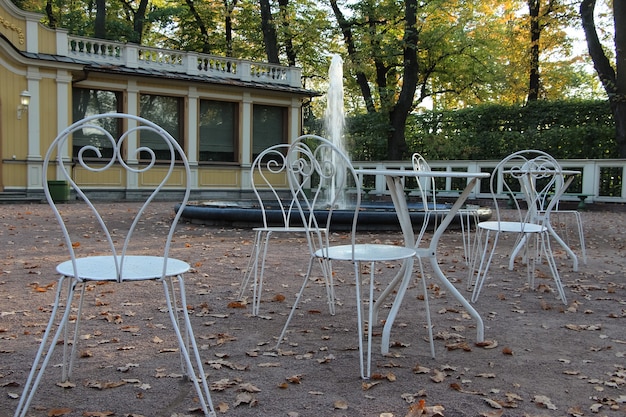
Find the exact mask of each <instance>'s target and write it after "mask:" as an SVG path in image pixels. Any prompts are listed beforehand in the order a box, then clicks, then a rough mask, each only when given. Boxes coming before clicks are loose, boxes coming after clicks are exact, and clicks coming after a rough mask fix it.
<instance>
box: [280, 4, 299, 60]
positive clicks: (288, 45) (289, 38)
mask: <svg viewBox="0 0 626 417" xmlns="http://www.w3.org/2000/svg"><path fill="white" fill-rule="evenodd" d="M278 5H279V6H280V13H281V22H282V27H283V32H284V34H285V53H286V54H287V64H288V65H289V66H291V67H295V66H296V50H295V49H294V47H293V34H292V33H291V28H290V25H289V0H278Z"/></svg>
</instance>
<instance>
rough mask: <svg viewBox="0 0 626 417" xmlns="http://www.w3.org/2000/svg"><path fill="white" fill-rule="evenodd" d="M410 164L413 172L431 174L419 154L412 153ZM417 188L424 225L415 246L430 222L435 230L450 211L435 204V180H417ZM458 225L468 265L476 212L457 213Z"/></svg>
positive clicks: (464, 208)
mask: <svg viewBox="0 0 626 417" xmlns="http://www.w3.org/2000/svg"><path fill="white" fill-rule="evenodd" d="M411 162H412V164H413V170H414V171H417V172H420V171H423V172H431V168H430V165H429V164H428V162H427V161H426V159H425V158H424V157H423V156H422V155H420V154H419V153H417V152H416V153H414V154H413V156H412V157H411ZM417 186H418V192H419V197H420V200H421V203H422V206H423V210H424V214H425V215H424V223H423V224H422V227H421V229H420V232H419V235H418V237H417V244H416V246H419V242H420V241H421V240H422V237H424V233H425V232H426V230H427V229H428V227H429V224H430V222H431V221H432V222H433V226H434V227H435V228H436V227H437V224H438V223H439V220H440V219H442V218H443V217H445V215H446V214H448V212H449V211H450V209H449V208H448V207H445V206H443V207H442V205H441V204H439V205H438V204H437V189H436V184H435V178H434V177H430V178H418V179H417ZM458 216H459V223H460V225H461V236H462V239H463V254H464V257H465V263H466V264H469V259H470V254H471V248H472V230H471V228H472V225H476V224H478V221H479V216H478V210H476V209H472V208H469V207H463V208H461V209H459V211H458Z"/></svg>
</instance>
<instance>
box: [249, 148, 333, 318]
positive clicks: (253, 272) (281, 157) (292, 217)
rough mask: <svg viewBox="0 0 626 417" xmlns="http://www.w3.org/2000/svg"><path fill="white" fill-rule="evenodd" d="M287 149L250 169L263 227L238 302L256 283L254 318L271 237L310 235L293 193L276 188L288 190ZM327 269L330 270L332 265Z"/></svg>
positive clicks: (271, 152) (266, 154)
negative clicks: (303, 222) (297, 234)
mask: <svg viewBox="0 0 626 417" xmlns="http://www.w3.org/2000/svg"><path fill="white" fill-rule="evenodd" d="M288 149H289V145H288V144H279V145H275V146H271V147H269V148H267V149H265V150H264V151H263V152H261V153H260V154H259V155H258V156H257V157H256V158H255V160H254V162H253V163H252V166H251V168H250V180H251V183H252V190H253V191H254V195H255V196H256V198H257V200H258V203H259V208H260V210H261V215H262V220H263V225H262V226H259V227H255V228H254V241H253V243H252V253H251V254H250V259H249V261H248V267H247V268H246V270H245V271H244V275H243V279H242V282H241V287H240V289H239V297H238V298H239V299H240V300H241V299H243V298H244V296H245V292H246V291H247V290H248V287H249V285H250V280H251V279H253V286H252V287H253V295H252V314H253V315H254V316H257V315H258V314H259V308H260V304H261V295H262V293H263V276H264V272H265V259H266V256H267V248H268V246H269V242H270V238H271V237H272V234H274V233H306V232H308V228H306V227H304V226H303V225H302V219H301V217H300V213H298V211H297V208H296V206H295V204H294V200H293V198H292V194H291V191H288V192H287V193H288V194H287V196H285V194H284V192H281V191H280V190H279V189H278V187H277V185H284V187H285V188H286V187H287V169H286V161H285V155H286V154H287V150H288ZM319 232H320V233H323V234H326V233H327V230H326V229H325V228H322V229H320V230H319ZM327 267H328V268H330V267H331V266H330V264H329V265H328V266H327ZM328 277H329V279H330V281H329V282H327V283H326V290H327V296H328V308H329V311H330V314H335V296H334V290H333V283H332V274H329V275H328Z"/></svg>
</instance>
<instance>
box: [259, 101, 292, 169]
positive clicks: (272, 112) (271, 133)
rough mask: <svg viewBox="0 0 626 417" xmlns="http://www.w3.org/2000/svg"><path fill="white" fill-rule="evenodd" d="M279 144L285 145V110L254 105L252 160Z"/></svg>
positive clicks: (277, 107) (284, 108)
mask: <svg viewBox="0 0 626 417" xmlns="http://www.w3.org/2000/svg"><path fill="white" fill-rule="evenodd" d="M279 143H287V108H286V107H279V106H268V105H262V104H255V105H254V107H253V116H252V159H254V158H256V157H257V156H258V155H259V154H260V153H261V152H263V151H264V150H265V149H267V148H269V147H270V146H274V145H277V144H279Z"/></svg>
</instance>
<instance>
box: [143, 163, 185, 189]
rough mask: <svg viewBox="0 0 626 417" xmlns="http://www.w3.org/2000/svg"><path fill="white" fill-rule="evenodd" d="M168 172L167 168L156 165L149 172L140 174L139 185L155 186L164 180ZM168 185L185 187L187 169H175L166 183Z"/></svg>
mask: <svg viewBox="0 0 626 417" xmlns="http://www.w3.org/2000/svg"><path fill="white" fill-rule="evenodd" d="M166 174H167V169H165V168H159V167H155V168H152V169H151V170H150V171H149V172H147V173H145V174H140V175H139V187H140V188H141V187H155V186H157V185H159V184H160V183H161V181H163V178H164V176H165V175H166ZM165 185H166V187H173V188H178V187H184V186H185V171H184V169H175V170H174V171H173V172H172V175H171V176H170V178H169V179H168V181H167V183H166V184H165Z"/></svg>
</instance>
